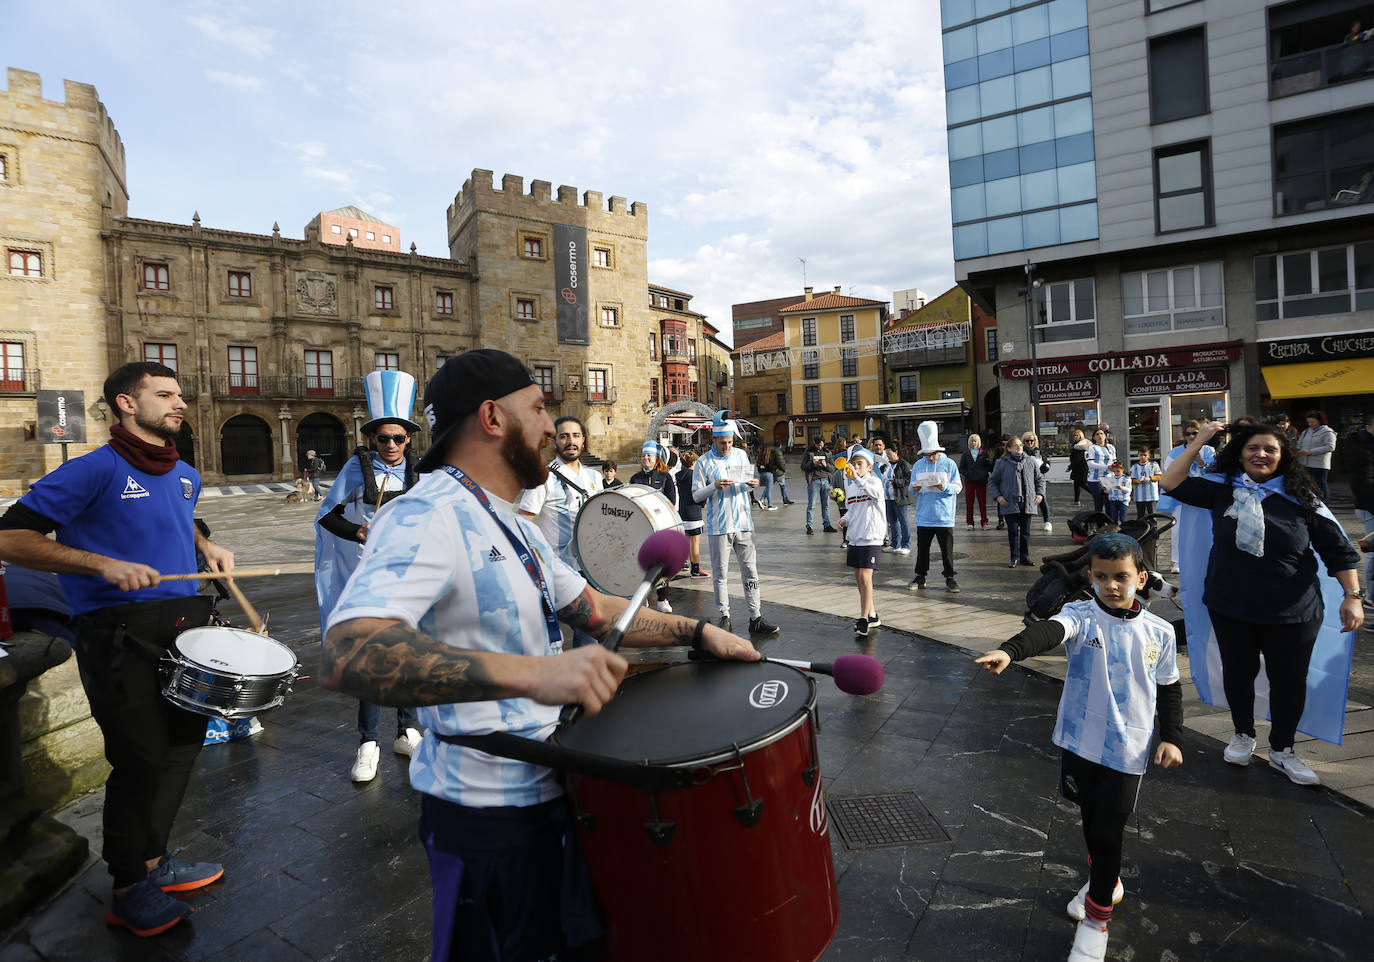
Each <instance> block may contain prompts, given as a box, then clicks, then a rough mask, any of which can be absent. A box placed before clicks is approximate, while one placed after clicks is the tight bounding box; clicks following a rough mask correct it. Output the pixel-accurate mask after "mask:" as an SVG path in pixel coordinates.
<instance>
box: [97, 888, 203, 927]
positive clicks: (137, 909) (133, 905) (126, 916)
mask: <svg viewBox="0 0 1374 962" xmlns="http://www.w3.org/2000/svg"><path fill="white" fill-rule="evenodd" d="M190 914H191V907H190V906H189V905H186V904H185V903H182V902H178V901H177V900H176V899H174V898H172V897H171V896H170V895H164V894H163V892H162V889H160V888H158V886H157V883H155V882H153V881H152V880H151V879H149V878H145V879H144V880H143V881H141V882H139V883H138V884H136V885H134V886H133V887H132V888H130V889H129V890H128V891H126V892H125V893H124V894H123V895H115V897H114V898H113V899H112V900H111V902H110V910H109V911H108V912H107V913H105V922H106V924H108V925H122V926H124V927H125V928H126V929H128V930H129V931H130V932H132V933H134V935H140V936H143V937H144V938H148V937H149V936H153V935H157V934H159V933H161V932H166V931H167V930H168V929H170V928H171V927H172V926H174V925H176V924H177V923H178V922H180V921H181V920H182V919H184V918H186V916H188V915H190Z"/></svg>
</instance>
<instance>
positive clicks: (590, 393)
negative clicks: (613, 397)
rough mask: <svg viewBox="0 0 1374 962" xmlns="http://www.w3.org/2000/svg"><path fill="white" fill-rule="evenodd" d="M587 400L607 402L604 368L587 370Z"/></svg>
mask: <svg viewBox="0 0 1374 962" xmlns="http://www.w3.org/2000/svg"><path fill="white" fill-rule="evenodd" d="M587 400H588V401H604V400H606V371H605V369H604V368H599V367H589V368H587Z"/></svg>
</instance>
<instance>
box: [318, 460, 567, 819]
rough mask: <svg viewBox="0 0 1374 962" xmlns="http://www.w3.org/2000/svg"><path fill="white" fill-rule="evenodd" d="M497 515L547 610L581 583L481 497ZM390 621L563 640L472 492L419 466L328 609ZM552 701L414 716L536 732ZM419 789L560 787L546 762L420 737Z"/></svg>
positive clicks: (505, 801)
mask: <svg viewBox="0 0 1374 962" xmlns="http://www.w3.org/2000/svg"><path fill="white" fill-rule="evenodd" d="M489 497H490V499H491V504H492V507H493V508H495V510H496V511H497V513H498V514H499V515H500V517H501V520H502V521H503V522H504V523H505V525H506V526H507V527H508V528H510V530H511V531H513V532H514V533H515V534H516V535H517V536H518V537H519V538H520V540H521V541H522V542H523V543H524V544H525V545H526V546H527V547H528V549H529V550H530V552H531V553H532V554H533V555H534V557H535V558H536V559H537V560H538V561H539V566H540V568H541V570H542V571H543V573H544V577H545V579H546V580H547V581H548V583H549V587H550V589H551V590H552V593H553V602H554V607H555V609H561V608H563V607H566V606H567V605H569V604H571V603H572V602H573V601H574V600H576V598H577V597H578V595H579V594H581V592H582V591H583V589H584V588H585V587H586V582H585V581H584V580H583V579H582V578H581V577H580V576H579V575H578V574H577V573H576V572H575V571H573V570H572V569H570V568H569V567H567V566H566V565H564V564H562V563H561V562H559V561H558V560H557V559H556V558H555V557H554V555H553V552H552V549H551V548H550V547H549V545H548V543H547V542H546V541H545V540H544V537H543V535H542V534H541V533H540V531H539V529H538V526H537V525H535V524H534V523H533V522H531V521H527V520H524V519H521V518H520V517H518V516H517V515H516V513H515V510H514V508H513V506H512V505H510V504H509V503H507V502H504V501H501V500H500V499H498V498H496V497H491V496H490V495H489ZM350 618H384V619H394V620H399V621H401V622H403V623H405V624H407V625H410V626H412V627H414V628H416V629H417V630H419V631H420V632H422V633H424V634H426V635H429V636H430V637H432V638H437V639H438V640H439V641H441V642H443V643H444V644H446V645H449V646H452V647H454V648H459V649H464V650H469V651H489V652H502V653H506V654H513V655H527V656H531V657H543V656H548V655H556V654H558V653H559V652H560V651H561V650H562V642H561V639H558V640H555V639H553V638H551V637H550V636H549V630H548V625H547V622H546V621H545V619H544V613H543V604H542V599H541V597H540V592H539V589H538V588H537V587H536V586H535V583H534V581H533V579H532V578H531V577H530V575H529V572H528V571H526V569H525V566H524V565H523V564H522V563H521V562H520V558H519V556H518V553H517V551H516V547H515V545H513V544H512V543H511V541H510V539H509V538H508V537H507V535H506V533H505V532H504V531H503V530H502V528H501V526H500V525H499V524H497V523H496V520H495V519H494V518H493V517H492V516H491V514H490V513H488V511H487V510H486V508H484V507H483V506H482V505H481V504H480V503H479V502H478V501H477V499H476V498H475V497H474V496H473V495H472V494H471V493H469V492H468V491H467V490H465V489H464V488H463V487H462V486H461V485H460V484H459V483H458V482H457V481H456V480H455V479H454V478H452V477H451V476H450V475H449V474H448V473H446V472H443V471H435V472H433V473H431V474H427V475H424V476H423V477H422V478H421V479H420V481H419V483H417V484H416V485H415V487H414V488H412V489H411V490H410V491H409V492H407V493H406V494H404V495H402V496H401V497H399V498H397V499H396V500H395V501H392V502H391V503H390V504H388V505H387V506H386V507H385V508H384V509H383V510H382V511H381V512H379V513H378V515H377V519H376V521H375V522H374V525H373V527H372V529H371V530H370V532H369V537H368V539H367V547H366V549H365V550H364V552H363V557H362V559H361V561H360V562H359V564H358V568H357V570H356V571H355V572H354V573H353V576H352V577H351V578H350V579H349V580H348V584H347V585H346V586H345V587H344V590H343V593H342V594H341V595H340V597H339V601H338V603H337V604H336V605H335V607H334V611H333V613H332V614H331V615H330V618H329V627H333V626H334V625H336V624H338V623H340V622H342V621H346V620H348V619H350ZM558 711H559V709H558V707H557V706H551V705H540V704H537V703H535V702H534V701H532V700H530V699H528V698H502V699H499V700H494V701H478V702H464V703H461V704H448V705H431V706H425V707H421V708H420V709H418V712H419V718H420V723H421V724H422V725H424V726H425V727H426V728H428V729H430V730H432V731H435V732H442V733H444V734H464V735H478V734H484V733H487V732H494V731H505V732H510V733H512V734H515V735H519V736H523V737H527V738H538V739H543V738H545V737H547V736H548V734H549V732H550V731H552V729H553V726H554V725H555V723H556V722H557V720H558ZM410 782H411V785H412V787H414V788H415V789H416V790H417V791H421V792H425V793H426V794H429V795H433V796H435V797H437V798H444V799H448V800H449V801H452V802H456V803H458V804H460V805H470V806H474V807H481V808H488V807H493V806H504V805H520V806H525V805H533V804H537V803H539V802H543V801H547V800H549V799H551V798H556V797H557V796H558V795H560V794H561V792H562V790H561V788H560V787H559V784H558V781H557V779H556V778H555V777H554V774H553V773H552V772H551V771H549V770H548V769H546V768H541V767H539V766H536V765H530V764H527V763H525V762H518V761H514V760H513V759H506V758H498V757H495V756H491V755H487V754H485V753H483V752H478V751H475V750H473V749H468V748H463V747H460V746H458V745H451V744H448V743H447V742H441V741H439V740H438V739H436V738H433V737H432V736H430V735H428V734H427V735H426V736H425V738H424V739H423V741H421V743H420V746H419V747H418V748H417V749H416V750H415V752H414V754H413V755H412V756H411V761H410Z"/></svg>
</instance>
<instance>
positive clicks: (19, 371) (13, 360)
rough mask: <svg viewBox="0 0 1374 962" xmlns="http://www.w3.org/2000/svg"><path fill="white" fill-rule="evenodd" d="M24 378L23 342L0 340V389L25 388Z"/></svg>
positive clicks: (20, 389)
mask: <svg viewBox="0 0 1374 962" xmlns="http://www.w3.org/2000/svg"><path fill="white" fill-rule="evenodd" d="M27 387H28V385H27V383H26V382H25V380H24V343H23V342H22V341H0V391H24V390H27Z"/></svg>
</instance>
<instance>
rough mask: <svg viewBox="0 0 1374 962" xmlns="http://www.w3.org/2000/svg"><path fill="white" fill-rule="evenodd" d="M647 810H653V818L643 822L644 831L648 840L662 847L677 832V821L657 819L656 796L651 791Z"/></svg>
mask: <svg viewBox="0 0 1374 962" xmlns="http://www.w3.org/2000/svg"><path fill="white" fill-rule="evenodd" d="M649 810H650V811H652V812H653V815H654V820H653V821H652V822H645V823H644V831H645V832H647V833H648V834H649V841H651V842H653V843H654V844H655V845H657V846H658V847H659V848H664V847H665V846H667V844H668V843H669V842H671V841H672V840H673V835H674V834H675V833H676V832H677V823H676V822H660V821H659V820H658V796H657V795H655V794H654V793H653V792H650V793H649Z"/></svg>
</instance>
